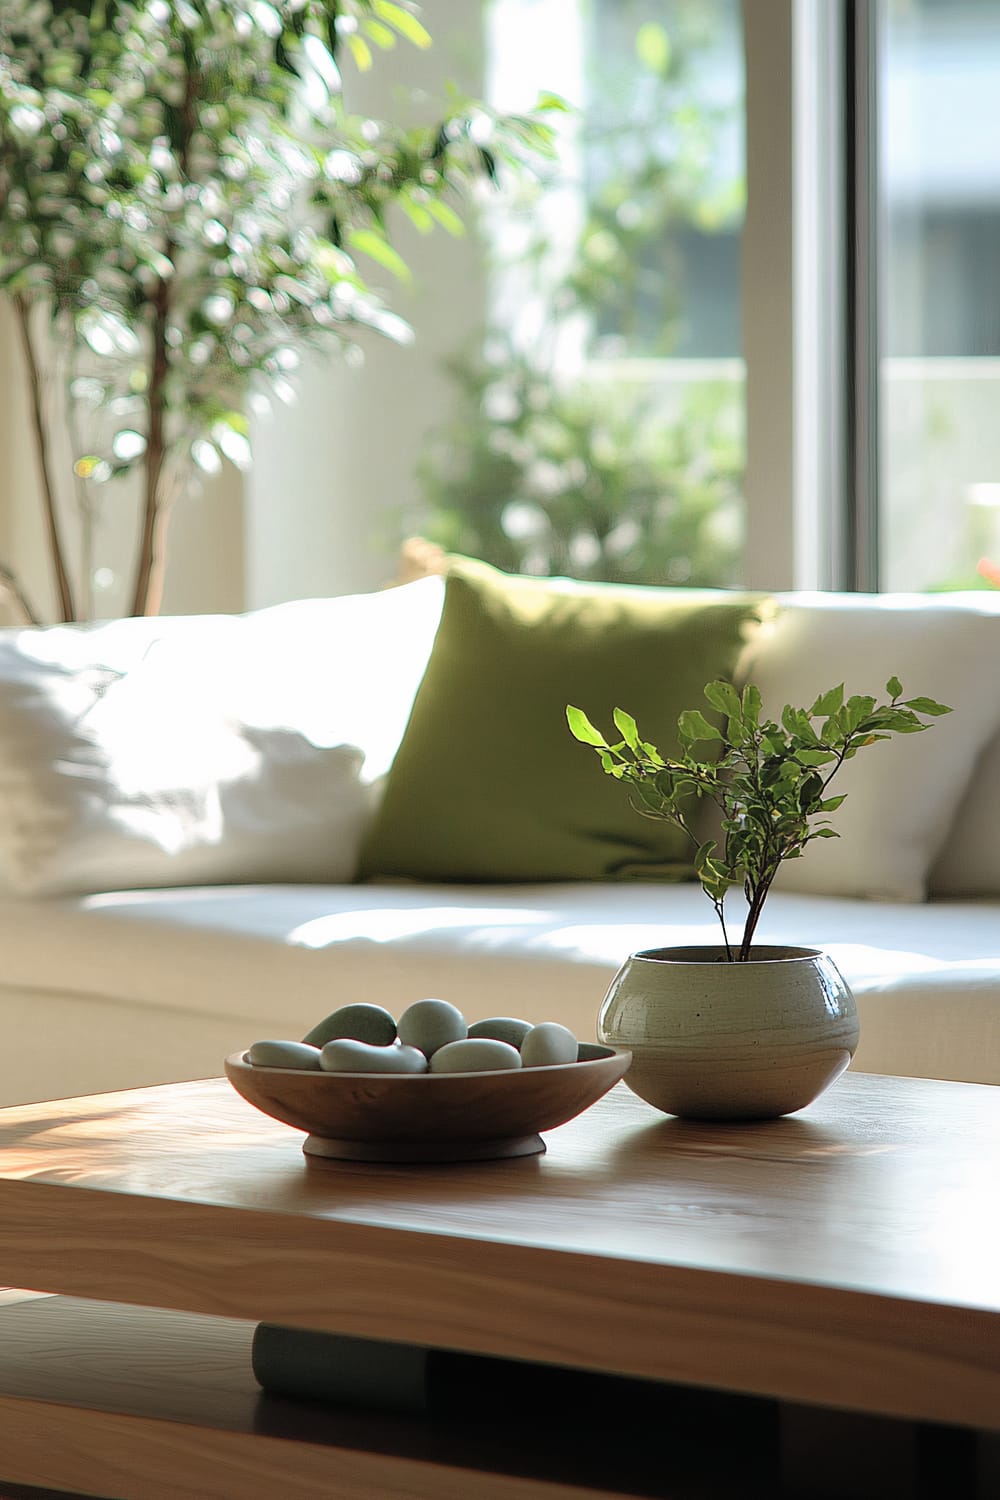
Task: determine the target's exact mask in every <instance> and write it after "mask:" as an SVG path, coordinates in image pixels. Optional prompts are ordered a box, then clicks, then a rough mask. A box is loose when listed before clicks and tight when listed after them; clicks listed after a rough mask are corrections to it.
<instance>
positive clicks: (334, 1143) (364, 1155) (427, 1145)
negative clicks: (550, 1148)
mask: <svg viewBox="0 0 1000 1500" xmlns="http://www.w3.org/2000/svg"><path fill="white" fill-rule="evenodd" d="M302 1149H303V1151H304V1152H305V1154H306V1155H307V1156H322V1157H326V1158H327V1159H328V1160H332V1161H382V1162H407V1161H414V1162H421V1161H424V1162H435V1161H436V1162H449V1161H499V1160H501V1159H502V1158H504V1157H511V1156H537V1155H539V1153H540V1152H542V1151H544V1150H545V1142H544V1141H543V1140H542V1138H541V1136H540V1135H514V1136H508V1137H507V1138H506V1139H504V1140H496V1141H342V1140H330V1139H328V1138H327V1137H326V1136H322V1135H307V1136H306V1138H305V1140H304V1141H303V1143H302Z"/></svg>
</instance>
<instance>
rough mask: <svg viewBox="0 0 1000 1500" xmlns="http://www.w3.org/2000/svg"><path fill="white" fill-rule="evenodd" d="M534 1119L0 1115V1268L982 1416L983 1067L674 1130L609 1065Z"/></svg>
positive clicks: (989, 1167) (988, 1115)
mask: <svg viewBox="0 0 1000 1500" xmlns="http://www.w3.org/2000/svg"><path fill="white" fill-rule="evenodd" d="M546 1140H547V1144H548V1151H547V1153H546V1154H545V1155H544V1156H539V1157H525V1158H520V1159H517V1160H513V1161H501V1162H481V1163H468V1164H461V1165H447V1166H443V1165H442V1166H436V1165H435V1166H403V1167H392V1166H388V1167H387V1166H372V1165H359V1164H355V1163H340V1162H328V1161H318V1160H314V1159H310V1158H306V1157H305V1156H303V1154H302V1151H301V1142H302V1136H301V1134H300V1133H299V1132H297V1131H294V1130H292V1129H290V1128H289V1127H287V1126H284V1125H281V1124H279V1123H278V1122H276V1121H273V1120H270V1119H269V1118H267V1117H266V1116H264V1115H262V1114H260V1113H259V1112H258V1111H256V1110H255V1109H253V1108H252V1107H251V1106H250V1105H248V1104H247V1103H246V1102H245V1101H244V1100H242V1099H240V1098H239V1097H238V1096H237V1095H236V1094H235V1092H234V1091H233V1090H232V1088H231V1087H230V1086H229V1085H228V1083H226V1082H225V1080H221V1079H212V1080H206V1081H202V1082H198V1083H191V1084H178V1085H172V1086H167V1087H161V1088H151V1089H140V1090H135V1091H132V1092H128V1093H120V1094H108V1095H100V1096H94V1097H91V1098H84V1099H77V1100H63V1101H60V1102H58V1103H55V1104H38V1105H31V1106H26V1107H21V1108H16V1109H8V1110H4V1111H0V1280H2V1281H4V1282H6V1283H8V1284H11V1285H21V1286H30V1287H36V1288H39V1289H44V1290H51V1291H62V1292H66V1293H70V1294H73V1295H77V1296H84V1297H98V1298H103V1299H104V1300H114V1301H123V1302H129V1301H131V1302H139V1303H143V1304H147V1305H158V1306H163V1307H175V1308H177V1309H179V1310H183V1311H188V1312H201V1313H214V1314H222V1315H229V1316H233V1317H244V1318H246V1317H250V1318H261V1319H267V1320H269V1321H283V1322H288V1323H299V1324H303V1325H306V1326H313V1327H317V1328H324V1327H325V1328H331V1329H334V1330H339V1331H342V1332H347V1333H355V1334H359V1335H362V1336H368V1337H375V1338H390V1339H399V1340H403V1341H410V1342H417V1343H432V1344H442V1345H447V1346H450V1347H454V1348H464V1349H473V1350H478V1351H480V1352H484V1353H497V1354H507V1355H510V1356H513V1357H522V1358H529V1359H543V1360H550V1361H554V1362H565V1363H570V1364H579V1365H584V1366H592V1367H597V1368H604V1369H617V1370H619V1371H621V1372H622V1373H629V1374H634V1375H648V1376H653V1377H656V1378H661V1379H680V1380H688V1381H693V1382H699V1381H700V1382H704V1383H708V1384H724V1385H728V1386H731V1387H732V1388H735V1389H743V1390H748V1391H757V1392H760V1393H762V1394H772V1395H786V1396H791V1397H793V1398H797V1399H801V1400H813V1399H815V1400H820V1401H824V1402H827V1403H829V1404H846V1405H856V1406H861V1407H862V1408H864V1409H871V1410H879V1411H885V1412H895V1413H897V1414H899V1415H912V1416H933V1417H935V1418H936V1419H937V1420H942V1421H944V1420H952V1421H967V1422H969V1423H972V1424H978V1425H980V1426H986V1427H994V1426H1000V1255H998V1253H997V1246H998V1244H1000V1089H996V1088H990V1087H987V1086H980V1085H966V1084H956V1083H944V1082H936V1081H926V1080H916V1079H900V1078H884V1077H874V1076H866V1075H863V1074H853V1073H847V1074H845V1075H844V1076H843V1078H841V1079H840V1080H839V1081H838V1083H837V1084H836V1085H834V1087H833V1088H832V1089H830V1090H829V1091H828V1092H827V1094H826V1095H824V1096H823V1097H822V1098H821V1099H820V1100H818V1101H817V1102H816V1103H815V1104H813V1105H812V1106H810V1107H809V1108H808V1109H806V1110H804V1111H802V1112H800V1113H799V1114H797V1115H795V1116H791V1117H787V1118H785V1119H783V1120H778V1121H773V1122H769V1123H766V1124H756V1125H704V1124H692V1123H684V1122H681V1121H678V1120H675V1119H671V1118H667V1117H665V1116H663V1115H660V1114H659V1113H658V1112H657V1111H655V1110H653V1109H652V1108H651V1107H650V1106H648V1105H646V1104H644V1103H642V1101H640V1100H638V1099H636V1098H635V1097H634V1096H633V1095H632V1094H631V1093H630V1092H629V1091H628V1090H627V1089H625V1087H624V1086H623V1085H619V1086H618V1087H617V1088H616V1089H614V1090H613V1091H612V1093H611V1094H610V1095H608V1096H607V1097H606V1098H605V1099H603V1100H601V1101H600V1102H599V1103H598V1104H597V1105H595V1106H594V1107H593V1108H591V1109H590V1110H588V1111H586V1112H585V1113H584V1114H583V1115H581V1116H579V1117H578V1118H577V1119H576V1120H574V1121H571V1122H570V1123H569V1124H568V1125H564V1126H562V1127H560V1128H559V1129H558V1130H554V1131H551V1132H549V1133H548V1135H547V1137H546ZM67 1188H70V1189H74V1191H72V1192H68V1191H66V1190H67ZM81 1190H82V1191H81ZM234 1210H237V1212H234ZM904 1365H905V1371H904V1369H903V1367H904ZM941 1386H947V1388H948V1390H947V1391H946V1392H945V1394H944V1395H943V1396H942V1395H941V1394H940V1392H938V1394H934V1392H935V1391H936V1390H937V1389H938V1387H941ZM948 1392H950V1393H951V1394H950V1395H949V1394H948Z"/></svg>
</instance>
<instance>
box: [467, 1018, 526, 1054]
mask: <svg viewBox="0 0 1000 1500" xmlns="http://www.w3.org/2000/svg"><path fill="white" fill-rule="evenodd" d="M530 1030H531V1022H530V1021H520V1020H518V1018H517V1017H516V1016H490V1017H489V1019H488V1020H486V1021H473V1023H472V1025H471V1026H470V1027H469V1036H470V1037H480V1036H485V1037H492V1038H493V1040H494V1041H497V1042H506V1043H507V1044H508V1046H510V1047H520V1045H521V1043H522V1042H523V1041H524V1039H525V1037H526V1036H527V1035H528V1032H529V1031H530Z"/></svg>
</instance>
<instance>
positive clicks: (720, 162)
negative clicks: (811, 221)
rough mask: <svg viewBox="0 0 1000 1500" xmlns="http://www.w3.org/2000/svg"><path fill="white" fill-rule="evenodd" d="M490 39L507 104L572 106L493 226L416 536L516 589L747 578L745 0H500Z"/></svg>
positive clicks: (497, 87)
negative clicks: (479, 322)
mask: <svg viewBox="0 0 1000 1500" xmlns="http://www.w3.org/2000/svg"><path fill="white" fill-rule="evenodd" d="M489 36H490V51H491V56H490V73H491V77H492V92H493V95H494V99H495V102H496V103H497V104H498V105H499V106H500V107H502V108H511V107H520V106H525V105H529V104H530V103H531V102H532V101H533V99H534V97H535V96H536V95H537V93H538V91H539V89H546V90H553V91H556V92H558V93H560V94H561V95H562V96H563V97H565V98H566V100H567V102H568V103H569V104H570V106H571V108H570V110H569V111H568V112H567V113H566V114H565V115H564V116H561V117H560V118H561V122H562V123H561V130H560V151H559V156H558V161H557V163H556V164H555V165H554V166H553V168H552V170H551V171H550V172H549V173H548V174H547V175H546V178H545V180H544V182H543V183H542V184H541V185H540V186H539V187H538V188H536V189H535V190H534V191H532V192H530V193H528V194H527V195H526V194H525V191H524V189H523V188H522V189H520V190H519V193H520V196H519V197H517V198H513V199H507V200H506V201H504V202H502V203H501V204H499V205H494V206H492V207H491V208H487V209H486V210H485V211H484V225H485V233H486V235H487V238H488V243H489V246H490V250H489V257H490V273H491V286H492V294H491V316H490V318H489V323H488V326H487V327H486V328H484V329H482V330H474V331H472V337H471V339H470V345H469V348H468V349H467V350H466V351H464V352H463V354H462V355H461V357H460V358H459V359H458V360H456V362H455V365H454V368H453V383H452V391H453V404H452V408H451V411H450V412H449V414H448V416H447V418H446V420H445V421H443V422H442V424H441V427H440V429H439V431H438V432H436V433H435V434H433V435H432V436H431V438H430V440H429V442H428V445H427V449H426V452H425V455H424V461H423V463H422V467H421V491H422V509H421V511H420V513H419V514H418V515H415V516H414V517H412V518H410V526H409V529H410V530H417V531H420V532H421V533H422V534H423V535H425V536H428V537H429V538H430V539H431V540H434V541H437V542H439V543H441V544H442V545H443V546H445V547H447V548H449V549H452V550H456V551H462V552H467V553H473V554H475V555H478V556H480V557H485V558H486V559H487V560H489V561H492V562H494V563H496V564H497V565H498V566H501V567H505V568H510V569H514V570H517V571H522V572H529V573H539V574H545V573H557V574H559V573H565V574H570V575H572V576H577V577H587V578H599V579H609V580H624V581H634V582H655V583H670V582H673V583H678V584H710V585H733V584H737V583H739V582H740V581H741V566H742V539H743V496H742V480H743V470H744V465H745V440H744V370H743V364H742V360H741V357H740V306H739V243H740V229H741V225H742V220H743V208H744V200H745V169H744V136H745V131H744V104H743V97H744V72H743V50H742V37H741V30H740V5H739V0H697V3H695V0H493V4H492V6H491V8H490V26H489ZM527 36H530V37H531V39H532V45H531V47H530V48H527V47H526V46H525V38H526V37H527Z"/></svg>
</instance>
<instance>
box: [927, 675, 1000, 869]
mask: <svg viewBox="0 0 1000 1500" xmlns="http://www.w3.org/2000/svg"><path fill="white" fill-rule="evenodd" d="M994 672H995V673H997V672H1000V662H998V664H997V667H996V668H994ZM928 885H929V886H930V891H931V894H932V895H940V896H1000V734H998V735H995V736H994V738H993V739H992V740H991V741H990V743H989V744H988V745H987V746H986V749H985V750H984V751H983V753H982V754H981V755H980V757H979V759H978V761H977V762H976V765H975V768H974V770H973V772H972V777H971V779H970V781H969V785H968V786H967V788H966V791H965V795H964V797H963V798H962V802H961V804H960V806H959V809H958V812H957V813H956V814H955V820H954V822H953V824H952V826H951V831H950V832H949V834H948V839H947V842H946V843H945V846H944V848H943V849H942V850H941V853H940V855H939V856H938V858H937V860H936V861H935V864H934V866H933V868H932V870H931V873H930V877H929V880H928Z"/></svg>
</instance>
